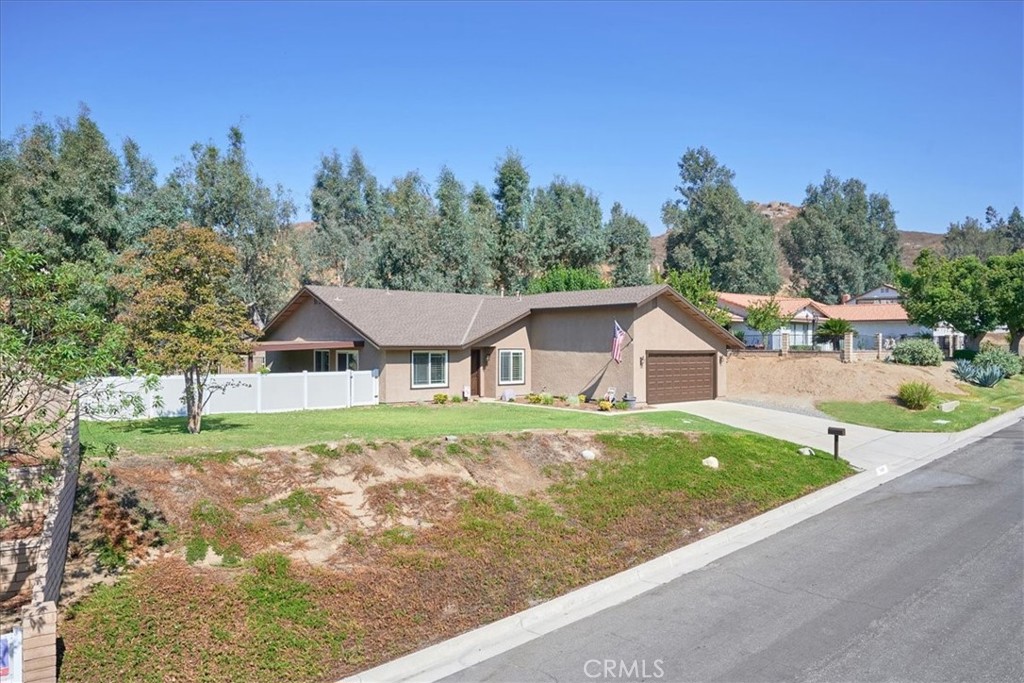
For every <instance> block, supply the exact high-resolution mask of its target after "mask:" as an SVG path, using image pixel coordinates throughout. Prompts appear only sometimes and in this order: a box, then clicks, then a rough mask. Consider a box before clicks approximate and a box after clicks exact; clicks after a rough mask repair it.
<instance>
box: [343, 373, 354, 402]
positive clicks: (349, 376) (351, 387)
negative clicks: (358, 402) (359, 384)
mask: <svg viewBox="0 0 1024 683" xmlns="http://www.w3.org/2000/svg"><path fill="white" fill-rule="evenodd" d="M345 374H346V375H347V379H348V381H347V382H345V386H346V387H348V388H347V393H346V395H345V407H346V408H351V407H352V403H353V402H354V401H355V393H356V392H355V377H354V376H353V375H352V371H351V370H346V371H345Z"/></svg>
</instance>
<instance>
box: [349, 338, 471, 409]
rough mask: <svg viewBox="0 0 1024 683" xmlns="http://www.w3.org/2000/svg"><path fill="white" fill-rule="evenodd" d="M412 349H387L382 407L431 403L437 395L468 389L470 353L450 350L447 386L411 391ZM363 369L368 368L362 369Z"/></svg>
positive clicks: (456, 392)
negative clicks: (408, 403) (393, 404)
mask: <svg viewBox="0 0 1024 683" xmlns="http://www.w3.org/2000/svg"><path fill="white" fill-rule="evenodd" d="M415 350H416V351H444V350H445V349H429V348H425V349H420V348H417V349H415ZM412 351H413V349H386V350H385V351H384V352H383V355H384V357H385V358H386V364H387V365H386V370H385V371H384V372H382V373H381V376H380V401H381V403H407V402H410V401H430V400H432V399H433V398H434V394H448V395H449V396H452V395H455V394H459V395H462V389H463V387H465V386H469V349H463V350H454V349H448V386H446V387H428V388H425V389H413V388H412ZM363 367H364V368H365V367H366V366H363Z"/></svg>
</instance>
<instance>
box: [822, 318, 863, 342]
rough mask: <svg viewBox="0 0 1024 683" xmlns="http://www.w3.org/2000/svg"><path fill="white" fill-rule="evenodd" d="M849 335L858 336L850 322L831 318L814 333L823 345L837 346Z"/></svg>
mask: <svg viewBox="0 0 1024 683" xmlns="http://www.w3.org/2000/svg"><path fill="white" fill-rule="evenodd" d="M847 334H857V330H856V329H854V327H853V325H852V324H850V321H848V320H843V319H842V318H829V319H828V320H825V321H824V322H822V323H821V324H820V325H818V329H817V330H816V331H815V333H814V337H815V339H817V340H818V341H819V342H821V343H825V344H832V346H833V347H835V346H837V345H838V344H839V342H841V341H842V340H843V337H845V336H846V335H847Z"/></svg>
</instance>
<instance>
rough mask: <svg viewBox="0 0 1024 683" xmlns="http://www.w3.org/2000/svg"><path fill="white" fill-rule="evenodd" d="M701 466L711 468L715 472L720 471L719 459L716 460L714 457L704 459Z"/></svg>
mask: <svg viewBox="0 0 1024 683" xmlns="http://www.w3.org/2000/svg"><path fill="white" fill-rule="evenodd" d="M700 464H701V465H704V467H710V468H711V469H713V470H717V469H718V458H716V457H715V456H713V455H712V456H711V457H710V458H704V459H703V460H701V461H700Z"/></svg>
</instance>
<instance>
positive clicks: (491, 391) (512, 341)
mask: <svg viewBox="0 0 1024 683" xmlns="http://www.w3.org/2000/svg"><path fill="white" fill-rule="evenodd" d="M473 348H479V349H483V350H484V354H485V355H486V359H485V358H484V357H481V359H480V360H481V365H482V366H483V382H481V384H480V392H481V395H482V396H487V397H490V398H498V397H499V396H501V394H502V392H504V391H505V390H506V389H511V390H512V391H514V392H515V394H516V395H517V396H522V395H525V394H528V393H530V392H531V391H533V385H532V383H533V367H532V360H533V350H532V348H531V340H530V325H529V322H528V319H527V320H522V321H520V322H518V323H516V324H515V325H513V326H511V327H509V328H507V329H505V330H502V331H501V332H498V333H496V334H493V335H491V336H490V337H487V338H485V339H482V340H480V341H479V342H477V343H475V344H473ZM520 349H521V350H523V351H524V352H525V353H524V354H523V379H524V380H525V382H524V383H523V384H499V383H498V380H499V379H500V377H499V372H500V371H501V363H500V360H499V359H500V354H499V353H498V352H499V351H502V350H506V351H512V350H520ZM467 377H468V375H467Z"/></svg>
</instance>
